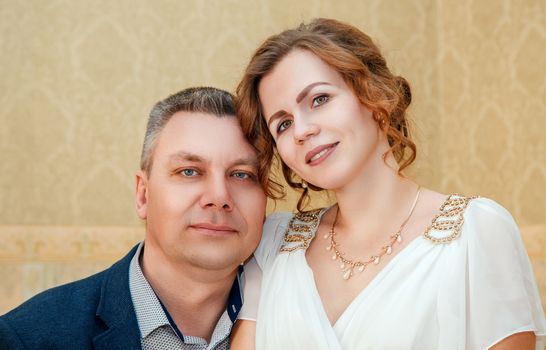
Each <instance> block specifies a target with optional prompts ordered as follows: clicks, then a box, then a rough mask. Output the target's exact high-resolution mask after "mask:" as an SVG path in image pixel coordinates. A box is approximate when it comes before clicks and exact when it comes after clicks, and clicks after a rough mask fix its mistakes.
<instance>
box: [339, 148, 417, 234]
mask: <svg viewBox="0 0 546 350" xmlns="http://www.w3.org/2000/svg"><path fill="white" fill-rule="evenodd" d="M377 158H378V159H375V160H374V161H372V162H370V164H369V165H368V166H367V167H366V168H365V169H363V171H362V172H361V173H360V174H359V175H358V176H357V177H356V178H355V179H354V181H352V182H350V183H349V184H347V185H346V186H344V187H343V188H339V189H337V190H335V191H334V193H335V195H336V198H337V203H338V205H339V213H338V219H337V223H336V227H339V228H340V229H344V230H346V231H348V232H361V231H362V230H361V229H362V228H363V227H366V228H368V229H369V230H371V231H375V230H376V229H378V230H384V229H385V227H386V226H388V228H389V229H392V228H395V229H396V228H397V227H396V225H400V223H401V222H402V221H403V220H404V219H405V217H406V216H407V210H408V209H409V207H410V206H411V204H412V201H413V199H414V198H415V195H416V193H417V185H416V184H415V183H414V182H413V181H411V180H410V179H407V178H405V177H402V176H401V175H399V174H398V164H397V162H396V160H395V159H394V156H393V155H392V154H390V153H389V154H388V155H387V157H386V159H385V161H384V160H383V157H377Z"/></svg>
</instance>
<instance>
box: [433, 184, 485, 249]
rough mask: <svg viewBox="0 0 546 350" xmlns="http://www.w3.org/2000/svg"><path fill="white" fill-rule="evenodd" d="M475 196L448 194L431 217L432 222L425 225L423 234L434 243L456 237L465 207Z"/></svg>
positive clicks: (444, 241)
mask: <svg viewBox="0 0 546 350" xmlns="http://www.w3.org/2000/svg"><path fill="white" fill-rule="evenodd" d="M475 198H479V197H478V196H471V197H465V196H460V195H458V194H452V195H450V196H449V197H448V198H447V200H446V201H445V202H444V204H442V206H441V207H440V212H439V213H438V214H436V215H435V216H434V218H433V219H432V224H431V225H430V226H429V227H427V229H426V230H425V233H424V234H423V236H425V238H426V239H428V240H429V241H431V242H432V243H435V244H441V243H449V242H451V241H453V240H455V239H457V237H459V235H460V233H461V227H462V226H463V223H464V212H465V209H466V207H468V204H469V203H470V201H471V200H472V199H475Z"/></svg>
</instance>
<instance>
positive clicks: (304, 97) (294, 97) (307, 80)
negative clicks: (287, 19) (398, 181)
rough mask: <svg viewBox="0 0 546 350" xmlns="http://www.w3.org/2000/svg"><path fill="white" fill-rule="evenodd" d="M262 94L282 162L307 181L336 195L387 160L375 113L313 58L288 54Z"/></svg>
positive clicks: (303, 52)
mask: <svg viewBox="0 0 546 350" xmlns="http://www.w3.org/2000/svg"><path fill="white" fill-rule="evenodd" d="M258 93H259V96H260V101H261V104H262V107H263V112H264V117H265V119H266V122H267V124H268V127H269V131H270V132H271V134H272V135H273V138H274V139H275V142H276V144H277V149H278V151H279V154H280V156H281V158H282V160H283V161H284V162H285V163H286V165H288V166H289V167H290V168H291V169H292V170H294V171H295V172H296V173H297V174H298V175H299V176H300V177H302V178H303V179H304V180H306V181H307V182H309V183H311V184H314V185H316V186H319V187H322V188H326V189H330V190H335V189H338V188H341V187H344V186H345V185H347V184H348V183H349V182H351V181H353V180H355V179H356V178H357V177H359V176H362V175H363V174H365V173H366V169H368V168H369V167H370V166H371V164H376V163H377V162H373V161H370V160H372V159H381V155H382V152H381V150H380V149H379V147H378V145H379V144H380V141H381V140H382V139H383V140H384V138H382V137H381V136H382V134H381V131H380V129H379V126H378V125H377V122H376V121H375V120H374V119H373V117H372V113H371V111H370V110H368V109H367V108H366V107H364V106H363V105H362V104H361V103H360V101H359V100H358V98H357V97H356V95H355V94H354V93H353V91H352V90H351V88H350V87H349V86H348V85H347V84H346V83H345V81H344V80H343V78H342V76H341V75H340V74H339V73H338V72H337V71H336V70H334V69H333V68H331V67H330V66H328V65H327V64H326V63H325V62H323V61H322V60H321V59H320V58H318V57H317V56H315V55H314V54H313V53H311V52H309V51H306V50H301V49H296V50H294V51H291V52H290V53H288V54H287V55H286V56H285V57H284V58H283V59H282V60H281V61H280V62H279V63H278V64H277V65H276V66H275V68H274V69H273V70H272V71H271V72H270V73H269V74H267V75H265V76H264V77H263V78H262V80H261V82H260V84H259V87H258ZM377 157H379V158H377Z"/></svg>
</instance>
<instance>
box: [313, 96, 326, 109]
mask: <svg viewBox="0 0 546 350" xmlns="http://www.w3.org/2000/svg"><path fill="white" fill-rule="evenodd" d="M326 102H328V96H326V95H320V96H317V97H315V98H314V99H313V105H312V107H318V106H320V105H323V104H325V103H326Z"/></svg>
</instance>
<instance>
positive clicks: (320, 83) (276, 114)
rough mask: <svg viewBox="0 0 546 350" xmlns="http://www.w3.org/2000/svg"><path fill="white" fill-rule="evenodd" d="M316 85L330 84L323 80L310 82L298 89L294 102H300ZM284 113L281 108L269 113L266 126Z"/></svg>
mask: <svg viewBox="0 0 546 350" xmlns="http://www.w3.org/2000/svg"><path fill="white" fill-rule="evenodd" d="M318 85H331V84H330V83H327V82H325V81H317V82H315V83H311V84H309V85H307V86H306V87H304V88H303V90H301V91H300V93H299V94H298V96H296V103H300V102H301V101H302V100H303V99H304V98H305V96H307V94H309V91H311V89H312V88H314V87H315V86H318ZM285 114H287V113H286V111H285V110H282V109H281V110H280V111H277V112H275V113H273V114H272V115H271V117H269V120H268V121H267V127H268V128H270V126H271V123H272V122H273V121H274V120H275V119H277V118H280V117H282V116H284V115H285Z"/></svg>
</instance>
